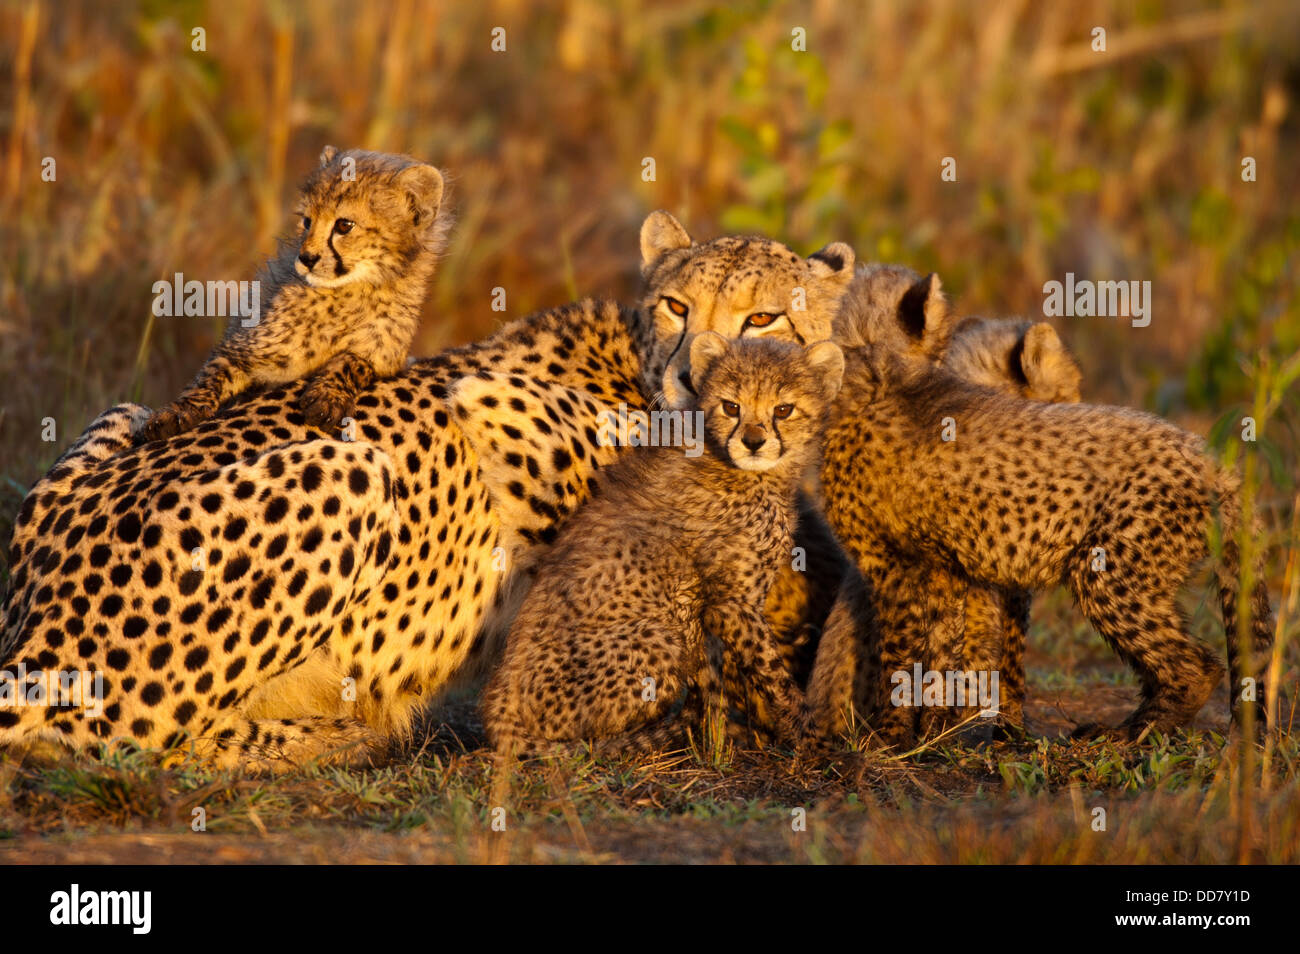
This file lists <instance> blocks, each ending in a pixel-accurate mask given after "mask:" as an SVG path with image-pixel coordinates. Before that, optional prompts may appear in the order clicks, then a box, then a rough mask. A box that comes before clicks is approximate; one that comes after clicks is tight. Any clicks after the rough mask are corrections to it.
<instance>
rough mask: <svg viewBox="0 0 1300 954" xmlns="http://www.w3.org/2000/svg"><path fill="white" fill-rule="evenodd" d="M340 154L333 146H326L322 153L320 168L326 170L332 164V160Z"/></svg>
mask: <svg viewBox="0 0 1300 954" xmlns="http://www.w3.org/2000/svg"><path fill="white" fill-rule="evenodd" d="M338 154H339V151H338V149H336V148H335V147H333V146H326V147H325V148H324V149H322V150H321V151H320V167H321V168H322V169H324V168H325V167H326V166H328V165H329V164H330V160H331V159H333V158H334V157H335V156H337V155H338Z"/></svg>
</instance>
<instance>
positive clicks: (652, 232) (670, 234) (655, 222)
mask: <svg viewBox="0 0 1300 954" xmlns="http://www.w3.org/2000/svg"><path fill="white" fill-rule="evenodd" d="M690 247H691V237H690V235H688V234H687V232H686V230H685V229H684V228H682V223H680V222H678V221H677V220H676V219H675V218H673V217H672V216H671V215H669V214H668V213H667V212H665V211H663V210H662V209H660V210H659V211H658V212H651V213H650V214H649V215H647V216H646V220H645V221H644V222H642V223H641V270H642V271H643V272H644V271H645V270H646V268H647V267H648V266H650V265H653V264H654V263H655V262H657V261H659V259H661V258H662V257H663V256H664V254H665V253H667V252H671V251H673V250H675V249H679V248H690Z"/></svg>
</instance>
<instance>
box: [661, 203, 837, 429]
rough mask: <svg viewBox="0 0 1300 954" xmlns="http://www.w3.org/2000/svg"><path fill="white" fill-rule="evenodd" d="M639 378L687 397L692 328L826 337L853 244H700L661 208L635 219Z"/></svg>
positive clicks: (806, 340)
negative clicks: (801, 250) (813, 247)
mask: <svg viewBox="0 0 1300 954" xmlns="http://www.w3.org/2000/svg"><path fill="white" fill-rule="evenodd" d="M641 259H642V264H641V274H642V276H643V278H644V279H645V288H646V293H645V298H644V299H643V300H642V312H643V314H644V315H645V316H646V317H647V318H648V320H649V323H650V324H649V328H648V329H647V330H646V334H647V340H646V341H644V342H643V349H642V350H643V354H642V366H641V374H642V387H643V388H644V389H645V391H646V393H648V394H656V393H662V395H663V404H664V405H665V406H666V407H669V408H673V409H682V408H685V407H688V406H690V405H692V404H693V403H694V400H695V396H694V394H693V393H692V387H693V385H692V375H691V345H692V342H693V340H694V339H695V336H696V335H699V334H701V333H703V332H706V331H711V332H714V333H716V334H718V335H721V336H722V337H723V338H726V339H734V338H772V339H778V340H785V341H791V342H795V343H798V344H800V345H803V344H810V343H812V342H815V341H822V340H824V339H826V338H829V337H830V333H831V322H832V320H833V319H834V317H835V312H836V309H837V308H838V307H839V301H840V297H841V296H842V295H843V294H844V290H845V289H846V288H847V287H848V283H849V281H850V280H851V279H852V277H853V262H854V256H853V250H852V249H851V248H849V246H847V245H845V244H843V243H841V242H836V243H834V244H831V245H828V246H826V248H824V249H822V250H821V251H820V252H817V253H815V254H813V255H812V256H810V257H809V258H806V259H805V258H800V257H799V256H798V255H797V254H795V253H794V252H793V251H791V250H790V249H788V248H786V247H785V246H784V245H782V244H781V243H779V242H773V241H771V240H769V239H763V238H739V237H734V236H729V237H725V238H720V239H714V240H713V241H711V242H705V243H703V244H700V245H695V244H692V242H691V237H690V236H689V235H688V234H687V233H686V230H685V229H684V228H682V226H681V224H680V223H678V221H677V220H676V219H674V218H673V217H672V216H671V215H669V214H668V213H667V212H655V213H653V214H651V215H650V216H649V218H647V219H646V220H645V223H644V224H643V225H642V227H641Z"/></svg>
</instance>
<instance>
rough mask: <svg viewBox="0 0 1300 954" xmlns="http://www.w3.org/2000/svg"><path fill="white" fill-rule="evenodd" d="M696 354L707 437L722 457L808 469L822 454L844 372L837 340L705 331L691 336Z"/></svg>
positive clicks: (746, 465)
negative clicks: (804, 342)
mask: <svg viewBox="0 0 1300 954" xmlns="http://www.w3.org/2000/svg"><path fill="white" fill-rule="evenodd" d="M690 359H691V364H690V368H691V380H692V387H693V388H694V390H695V391H696V392H698V395H699V409H700V411H701V412H703V414H704V426H705V434H706V440H707V441H708V444H709V446H710V447H711V448H712V449H713V451H714V452H715V453H717V454H718V456H719V457H721V458H722V459H723V460H726V461H729V462H730V463H731V464H732V465H734V466H736V467H738V468H740V469H741V470H759V471H762V470H771V469H773V468H775V467H778V466H782V467H785V468H786V469H787V470H788V468H790V467H794V468H797V469H799V470H802V468H803V467H804V466H805V465H806V464H807V463H808V461H809V460H810V459H812V457H813V456H814V455H815V454H816V451H817V448H818V446H819V439H820V436H821V429H822V424H823V422H824V421H825V418H826V411H827V408H828V407H829V406H830V403H831V401H832V400H834V398H835V395H836V393H838V391H839V389H840V381H841V379H842V377H843V375H844V355H843V354H842V353H841V352H840V349H839V347H838V346H836V345H834V344H832V343H831V342H829V341H820V342H817V343H816V344H813V345H810V346H808V347H807V348H804V347H802V346H800V345H797V344H794V343H792V342H789V341H781V340H779V339H776V338H760V339H757V340H747V339H735V340H730V341H729V340H727V339H726V338H724V337H722V335H720V334H717V333H716V332H712V331H705V332H701V333H700V334H698V335H696V336H695V338H694V339H693V340H692V341H691V355H690Z"/></svg>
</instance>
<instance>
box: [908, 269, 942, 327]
mask: <svg viewBox="0 0 1300 954" xmlns="http://www.w3.org/2000/svg"><path fill="white" fill-rule="evenodd" d="M947 319H948V299H947V298H945V297H944V294H943V286H942V285H941V284H940V282H939V276H938V275H936V274H935V273H934V272H931V273H930V274H929V275H926V276H925V277H924V278H922V279H920V280H918V281H917V282H916V283H915V284H913V285H912V287H911V288H909V289H908V290H907V291H905V292H903V297H902V298H901V299H899V302H898V320H899V323H900V324H901V325H902V326H903V330H904V331H906V332H907V333H908V334H909V335H910V336H911V337H913V338H916V339H917V340H922V339H925V338H932V337H933V336H935V335H938V334H941V333H942V332H943V330H944V329H943V326H944V324H945V323H946V321H947Z"/></svg>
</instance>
